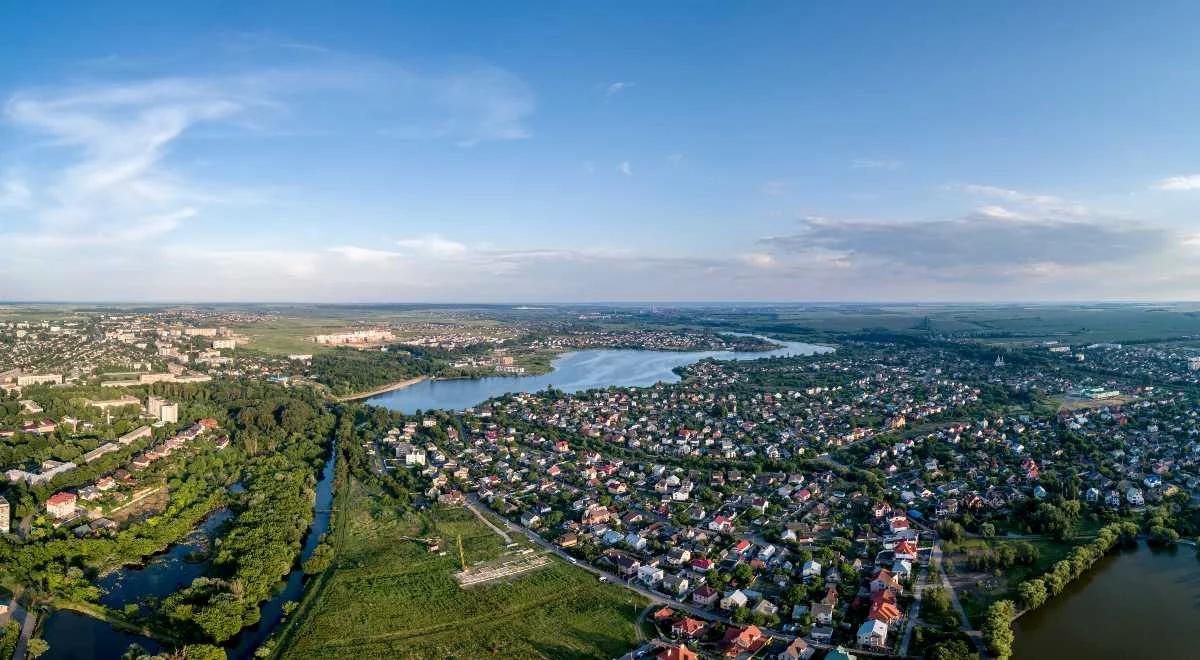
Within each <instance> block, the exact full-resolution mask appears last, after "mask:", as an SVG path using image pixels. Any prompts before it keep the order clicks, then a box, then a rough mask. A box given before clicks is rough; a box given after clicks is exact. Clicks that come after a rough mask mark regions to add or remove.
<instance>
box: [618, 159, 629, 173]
mask: <svg viewBox="0 0 1200 660" xmlns="http://www.w3.org/2000/svg"><path fill="white" fill-rule="evenodd" d="M617 171H618V172H620V173H621V174H624V175H625V176H633V165H631V164H630V163H629V161H627V160H623V161H621V162H620V163H619V164H618V165H617Z"/></svg>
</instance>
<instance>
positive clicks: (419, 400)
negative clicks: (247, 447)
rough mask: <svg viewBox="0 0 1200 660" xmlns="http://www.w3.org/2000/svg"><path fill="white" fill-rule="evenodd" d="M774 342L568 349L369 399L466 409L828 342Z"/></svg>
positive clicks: (804, 351)
mask: <svg viewBox="0 0 1200 660" xmlns="http://www.w3.org/2000/svg"><path fill="white" fill-rule="evenodd" d="M771 341H773V342H775V343H777V344H782V345H783V346H782V347H781V348H778V349H776V350H773V351H761V352H741V351H691V352H677V351H639V350H587V351H574V352H571V353H564V354H562V355H560V356H558V357H557V358H555V360H554V362H553V367H554V370H553V371H551V372H550V373H548V374H543V375H541V376H491V377H488V378H475V379H462V380H426V381H422V382H420V383H417V384H416V385H411V386H409V387H406V388H404V389H402V390H394V391H392V392H387V393H385V394H380V395H379V396H376V397H371V398H370V399H368V400H367V403H371V404H374V405H377V406H383V407H385V408H391V409H392V410H398V411H400V412H403V413H407V414H411V413H413V412H416V411H418V410H433V409H446V410H462V409H464V408H470V407H472V406H475V405H478V404H480V403H483V402H484V401H487V400H488V399H490V398H492V397H497V396H501V395H503V394H508V393H509V392H538V391H541V390H544V389H546V388H549V387H554V388H557V389H560V390H562V391H564V392H579V391H582V390H588V389H593V388H600V387H645V386H647V385H653V384H655V383H659V382H666V383H674V382H677V381H678V380H679V376H678V375H677V374H675V372H674V371H673V369H675V368H676V367H682V366H686V365H689V364H692V363H695V362H699V361H700V360H703V359H706V358H717V359H719V360H757V359H761V358H770V357H788V356H793V355H814V354H816V353H828V352H830V351H832V350H833V349H832V348H830V347H828V346H818V345H816V344H805V343H802V342H795V341H781V340H778V339H772V340H771Z"/></svg>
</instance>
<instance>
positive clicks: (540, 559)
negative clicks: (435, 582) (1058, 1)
mask: <svg viewBox="0 0 1200 660" xmlns="http://www.w3.org/2000/svg"><path fill="white" fill-rule="evenodd" d="M549 564H550V560H549V559H548V558H547V557H546V556H545V555H539V554H533V551H532V550H528V549H526V550H522V551H520V552H518V553H516V554H510V555H508V556H507V558H505V557H501V558H500V559H497V560H496V561H492V562H488V563H487V564H484V565H482V566H472V567H471V568H465V567H464V569H463V570H461V571H459V572H457V573H455V574H454V579H456V580H458V585H459V586H460V587H462V588H464V589H466V588H467V587H473V586H475V585H477V584H484V583H486V582H492V581H494V580H501V579H504V578H508V577H512V576H514V575H521V574H523V573H528V572H530V571H534V570H537V569H539V568H542V567H543V566H547V565H549Z"/></svg>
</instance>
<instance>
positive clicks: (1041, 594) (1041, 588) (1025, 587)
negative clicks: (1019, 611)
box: [1017, 579, 1046, 609]
mask: <svg viewBox="0 0 1200 660" xmlns="http://www.w3.org/2000/svg"><path fill="white" fill-rule="evenodd" d="M1017 594H1019V595H1020V597H1021V604H1023V605H1024V606H1025V607H1027V608H1029V609H1034V608H1037V607H1041V606H1042V604H1043V603H1045V602H1046V583H1045V582H1043V581H1041V580H1037V579H1034V580H1026V581H1024V582H1022V583H1021V584H1020V585H1018V586H1017Z"/></svg>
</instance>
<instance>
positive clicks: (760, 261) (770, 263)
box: [742, 252, 779, 268]
mask: <svg viewBox="0 0 1200 660" xmlns="http://www.w3.org/2000/svg"><path fill="white" fill-rule="evenodd" d="M742 261H745V262H746V263H747V264H748V265H750V266H753V267H754V268H773V267H774V266H776V265H778V263H779V262H778V261H776V260H775V257H774V256H773V255H770V254H768V253H766V252H751V253H749V254H744V255H742Z"/></svg>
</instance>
